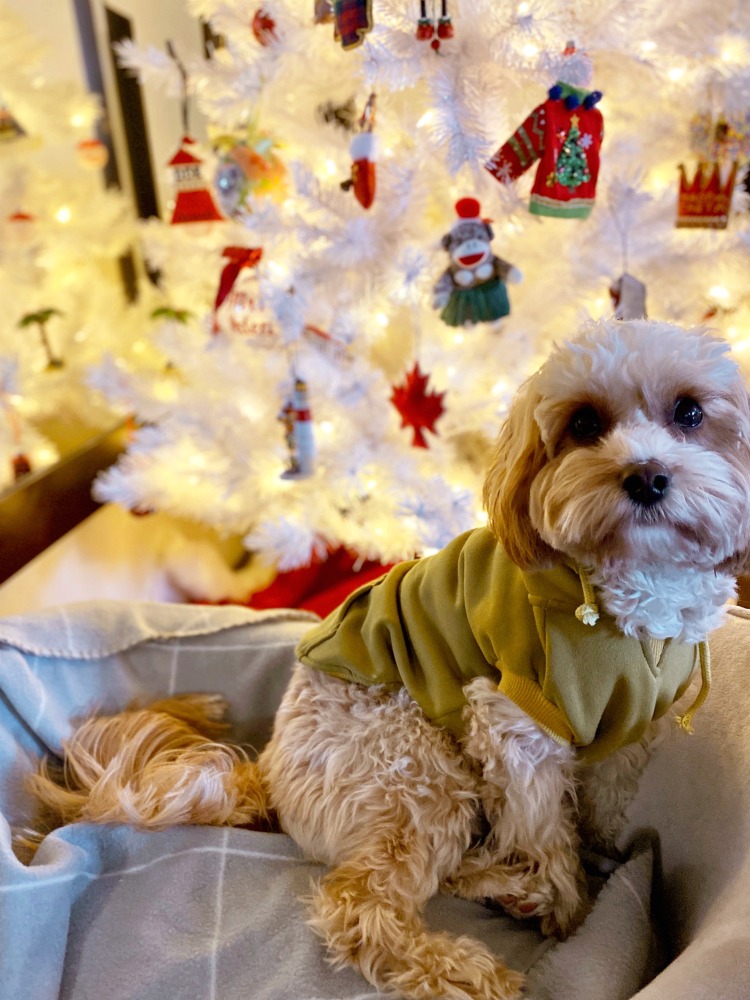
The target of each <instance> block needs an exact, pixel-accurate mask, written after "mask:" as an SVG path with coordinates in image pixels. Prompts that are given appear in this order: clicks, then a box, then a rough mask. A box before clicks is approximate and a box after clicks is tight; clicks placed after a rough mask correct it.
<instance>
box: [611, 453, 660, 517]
mask: <svg viewBox="0 0 750 1000" xmlns="http://www.w3.org/2000/svg"><path fill="white" fill-rule="evenodd" d="M622 488H623V489H624V490H625V492H626V493H627V495H628V496H629V497H630V499H631V500H635V502H636V503H639V504H642V505H643V506H644V507H651V506H652V505H653V504H655V503H659V501H660V500H663V499H664V497H665V496H666V495H667V491H668V490H669V470H668V469H667V468H665V466H663V465H662V464H661V462H657V461H656V460H655V459H653V458H650V459H649V460H648V462H637V463H635V464H633V465H629V466H628V467H627V469H625V470H624V471H623V473H622Z"/></svg>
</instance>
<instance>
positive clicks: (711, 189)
mask: <svg viewBox="0 0 750 1000" xmlns="http://www.w3.org/2000/svg"><path fill="white" fill-rule="evenodd" d="M737 168H738V164H737V163H736V162H735V163H733V164H732V165H731V167H730V169H729V173H728V174H727V177H726V180H724V181H722V179H721V164H719V163H718V162H714V163H709V164H707V163H699V164H698V168H697V170H696V172H695V176H694V177H693V179H692V180H691V181H688V178H687V173H686V171H685V167H684V165H683V164H682V163H681V164H680V166H679V171H680V190H679V196H678V199H677V221H676V222H675V225H676V226H677V228H678V229H726V228H727V223H728V222H729V211H730V209H731V207H732V192H733V190H734V182H735V179H736V177H737Z"/></svg>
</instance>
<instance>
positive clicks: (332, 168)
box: [326, 160, 339, 177]
mask: <svg viewBox="0 0 750 1000" xmlns="http://www.w3.org/2000/svg"><path fill="white" fill-rule="evenodd" d="M326 170H327V171H328V173H329V174H330V176H331V177H335V175H336V174H337V173H338V172H339V168H338V167H337V166H336V161H335V160H326Z"/></svg>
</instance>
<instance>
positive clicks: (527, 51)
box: [521, 42, 539, 59]
mask: <svg viewBox="0 0 750 1000" xmlns="http://www.w3.org/2000/svg"><path fill="white" fill-rule="evenodd" d="M521 55H522V56H526V58H527V59H533V58H534V56H537V55H539V46H538V45H534V43H533V42H528V43H527V44H526V45H524V47H523V48H522V49H521Z"/></svg>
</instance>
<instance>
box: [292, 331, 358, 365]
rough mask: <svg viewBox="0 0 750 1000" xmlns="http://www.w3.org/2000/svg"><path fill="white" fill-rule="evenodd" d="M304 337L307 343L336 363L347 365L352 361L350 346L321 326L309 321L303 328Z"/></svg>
mask: <svg viewBox="0 0 750 1000" xmlns="http://www.w3.org/2000/svg"><path fill="white" fill-rule="evenodd" d="M302 339H303V341H304V342H305V343H306V344H309V345H310V346H311V347H313V348H315V350H316V351H317V352H318V353H319V354H322V355H323V356H324V357H326V358H328V359H329V361H332V362H333V363H334V364H336V365H339V366H341V365H346V364H348V363H349V362H350V361H351V354H350V353H349V348H348V347H347V346H346V344H344V343H343V342H342V341H340V340H336V338H335V337H332V336H331V335H330V333H326V331H325V330H321V329H320V327H317V326H313V325H312V324H310V323H308V324H306V326H304V327H303V329H302Z"/></svg>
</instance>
